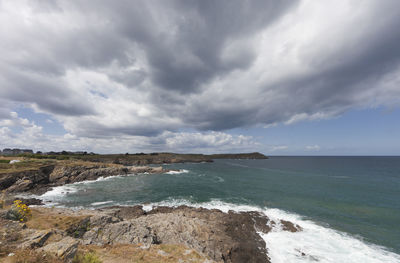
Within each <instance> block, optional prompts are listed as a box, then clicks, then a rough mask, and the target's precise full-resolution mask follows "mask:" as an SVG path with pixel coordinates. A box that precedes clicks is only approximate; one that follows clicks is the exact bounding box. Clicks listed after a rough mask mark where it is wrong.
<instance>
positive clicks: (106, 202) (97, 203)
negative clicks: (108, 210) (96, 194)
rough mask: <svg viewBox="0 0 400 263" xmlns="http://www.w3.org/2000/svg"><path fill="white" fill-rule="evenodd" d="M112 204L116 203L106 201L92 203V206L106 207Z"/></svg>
mask: <svg viewBox="0 0 400 263" xmlns="http://www.w3.org/2000/svg"><path fill="white" fill-rule="evenodd" d="M110 203H114V201H111V200H110V201H104V202H94V203H91V204H90V205H93V206H99V205H106V204H110Z"/></svg>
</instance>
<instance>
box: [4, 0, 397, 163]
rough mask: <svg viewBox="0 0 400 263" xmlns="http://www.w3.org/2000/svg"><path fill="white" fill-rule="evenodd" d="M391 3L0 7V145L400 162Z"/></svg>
mask: <svg viewBox="0 0 400 263" xmlns="http://www.w3.org/2000/svg"><path fill="white" fill-rule="evenodd" d="M399 27H400V2H399V1H398V0H362V1H361V0H338V1H311V0H298V1H295V0H291V1H286V0H282V1H273V0H259V1H258V0H253V1H243V0H229V1H228V0H220V1H208V0H202V1H191V0H182V1H175V0H170V1H163V0H158V1H153V0H146V1H133V0H129V1H128V0H126V1H124V0H121V1H108V0H96V1H94V0H76V1H68V0H14V1H7V0H0V40H1V41H0V148H6V147H9V148H31V149H33V150H35V151H38V150H40V151H51V150H54V151H61V150H68V151H80V150H84V151H93V152H97V153H125V152H130V153H134V152H156V151H168V152H181V153H188V152H193V153H221V152H254V151H259V152H262V153H265V154H267V155H400V139H399V134H400V44H399V43H400V30H399Z"/></svg>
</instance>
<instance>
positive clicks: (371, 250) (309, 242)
mask: <svg viewBox="0 0 400 263" xmlns="http://www.w3.org/2000/svg"><path fill="white" fill-rule="evenodd" d="M180 205H188V206H192V207H203V208H208V209H219V210H221V211H223V212H228V211H229V210H233V211H236V212H246V211H259V212H261V213H263V214H265V215H266V216H268V217H269V218H270V219H271V220H274V221H275V222H279V221H280V220H281V219H283V220H287V221H291V222H293V223H295V224H298V225H300V226H301V227H302V228H303V231H300V232H295V233H292V232H288V231H283V230H282V228H281V226H280V224H276V225H275V226H274V227H273V229H272V231H271V232H270V233H268V234H263V233H260V236H261V237H262V238H263V239H264V241H265V243H266V246H267V248H268V253H269V256H270V257H271V262H272V263H280V262H335V263H336V262H348V263H353V262H354V263H359V262H367V263H378V262H379V263H380V262H387V263H389V262H390V263H395V262H400V255H398V254H395V253H393V252H390V251H388V250H386V249H385V248H384V247H380V246H377V245H374V244H370V243H368V242H365V241H363V240H360V239H358V238H356V237H353V236H351V235H349V234H346V233H343V232H340V231H337V230H334V229H331V228H328V227H324V226H321V225H318V224H317V223H315V222H313V221H311V220H308V219H305V218H303V217H302V216H300V215H297V214H294V213H289V212H286V211H283V210H280V209H275V208H261V207H256V206H251V205H239V204H231V203H226V202H223V201H220V200H212V201H211V202H206V203H192V202H189V201H187V200H176V199H169V200H166V201H162V202H157V203H152V204H146V205H145V206H144V209H146V210H147V211H148V210H151V209H152V208H153V207H155V206H172V207H176V206H180Z"/></svg>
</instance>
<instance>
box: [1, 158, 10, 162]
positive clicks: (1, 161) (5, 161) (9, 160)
mask: <svg viewBox="0 0 400 263" xmlns="http://www.w3.org/2000/svg"><path fill="white" fill-rule="evenodd" d="M0 163H10V160H2V159H1V160H0Z"/></svg>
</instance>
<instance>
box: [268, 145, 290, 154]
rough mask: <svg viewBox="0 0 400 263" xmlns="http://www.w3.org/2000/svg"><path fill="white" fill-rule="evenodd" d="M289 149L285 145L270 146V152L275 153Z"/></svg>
mask: <svg viewBox="0 0 400 263" xmlns="http://www.w3.org/2000/svg"><path fill="white" fill-rule="evenodd" d="M288 148H289V146H287V145H276V146H271V151H272V152H275V151H284V150H287V149H288Z"/></svg>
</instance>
